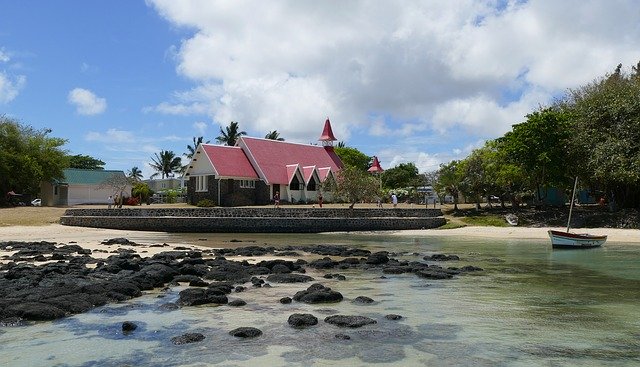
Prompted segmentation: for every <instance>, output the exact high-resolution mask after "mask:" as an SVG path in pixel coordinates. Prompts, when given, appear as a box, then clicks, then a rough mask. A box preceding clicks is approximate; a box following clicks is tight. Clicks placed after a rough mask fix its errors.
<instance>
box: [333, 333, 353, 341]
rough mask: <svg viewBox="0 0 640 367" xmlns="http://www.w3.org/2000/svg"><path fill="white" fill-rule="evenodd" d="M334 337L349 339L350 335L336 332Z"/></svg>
mask: <svg viewBox="0 0 640 367" xmlns="http://www.w3.org/2000/svg"><path fill="white" fill-rule="evenodd" d="M335 338H336V339H340V340H350V339H351V337H350V336H349V335H347V334H336V335H335Z"/></svg>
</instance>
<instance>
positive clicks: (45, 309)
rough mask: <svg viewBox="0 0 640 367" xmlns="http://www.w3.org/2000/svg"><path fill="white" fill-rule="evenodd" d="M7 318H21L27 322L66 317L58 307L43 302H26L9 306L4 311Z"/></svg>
mask: <svg viewBox="0 0 640 367" xmlns="http://www.w3.org/2000/svg"><path fill="white" fill-rule="evenodd" d="M4 314H5V317H21V318H23V319H25V320H33V321H48V320H55V319H59V318H61V317H65V316H66V313H65V312H64V311H63V310H61V309H59V308H58V307H55V306H52V305H49V304H46V303H41V302H24V303H17V304H12V305H9V306H8V307H6V308H5V309H4Z"/></svg>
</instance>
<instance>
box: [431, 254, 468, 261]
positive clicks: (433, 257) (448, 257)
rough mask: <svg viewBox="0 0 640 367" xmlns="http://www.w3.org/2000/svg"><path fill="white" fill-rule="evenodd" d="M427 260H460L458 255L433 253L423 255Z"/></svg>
mask: <svg viewBox="0 0 640 367" xmlns="http://www.w3.org/2000/svg"><path fill="white" fill-rule="evenodd" d="M423 259H424V260H427V261H457V260H460V257H459V256H458V255H445V254H433V255H431V256H425V257H423Z"/></svg>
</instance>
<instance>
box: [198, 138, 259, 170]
mask: <svg viewBox="0 0 640 367" xmlns="http://www.w3.org/2000/svg"><path fill="white" fill-rule="evenodd" d="M202 149H203V150H204V152H205V154H206V155H207V157H208V158H209V160H210V161H211V164H212V165H213V169H214V170H215V172H216V173H217V174H218V176H221V177H241V178H251V179H257V178H258V174H257V173H256V171H255V170H254V169H253V166H252V165H251V162H249V159H248V158H247V155H246V154H245V152H244V151H243V150H242V148H240V147H237V146H236V147H230V146H226V145H210V144H202Z"/></svg>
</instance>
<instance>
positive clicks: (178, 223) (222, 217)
mask: <svg viewBox="0 0 640 367" xmlns="http://www.w3.org/2000/svg"><path fill="white" fill-rule="evenodd" d="M60 223H62V224H64V225H71V226H83V227H97V228H112V229H127V230H144V231H162V232H253V233H256V232H257V233H315V232H336V231H375V230H401V229H423V228H435V227H439V226H441V225H443V224H445V223H446V221H445V219H444V218H443V217H442V212H441V211H440V210H438V209H352V210H350V209H319V208H175V209H167V208H161V209H155V208H148V209H147V208H135V209H129V208H125V209H68V210H67V211H66V212H65V215H64V216H62V217H61V218H60Z"/></svg>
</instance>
